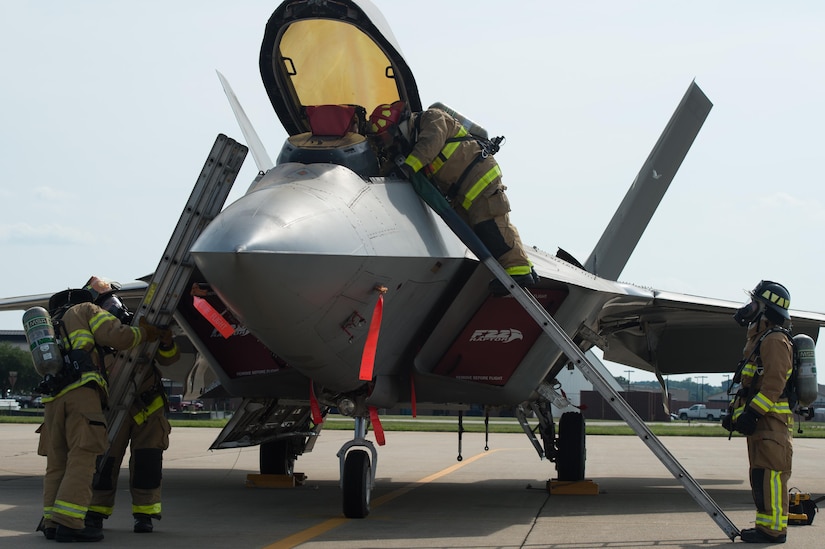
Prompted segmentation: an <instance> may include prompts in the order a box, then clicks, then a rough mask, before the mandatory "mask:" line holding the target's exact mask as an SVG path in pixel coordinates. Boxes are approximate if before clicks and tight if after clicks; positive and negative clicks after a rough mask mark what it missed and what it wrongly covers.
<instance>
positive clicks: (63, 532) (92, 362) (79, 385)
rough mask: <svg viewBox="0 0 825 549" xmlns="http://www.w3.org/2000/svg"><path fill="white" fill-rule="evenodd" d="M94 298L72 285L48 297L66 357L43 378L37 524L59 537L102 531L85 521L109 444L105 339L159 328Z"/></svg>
mask: <svg viewBox="0 0 825 549" xmlns="http://www.w3.org/2000/svg"><path fill="white" fill-rule="evenodd" d="M92 301H93V299H92V296H91V294H90V293H89V292H88V291H87V290H79V289H71V290H64V291H62V292H59V293H57V294H55V295H53V296H52V297H51V298H50V299H49V305H48V307H49V314H50V315H51V316H52V319H53V321H58V324H60V325H62V326H61V327H59V328H58V330H59V331H58V337H60V338H61V340H62V346H63V349H64V350H65V351H66V353H67V356H68V358H69V361H67V362H66V365H65V366H64V367H63V370H61V371H60V372H59V373H58V374H57V375H55V376H47V377H46V378H45V379H44V380H43V382H42V383H41V392H43V393H44V397H43V402H44V404H45V411H44V418H43V425H42V427H41V428H40V443H39V446H38V454H40V455H45V456H46V475H45V477H44V479H43V518H42V519H41V522H40V525H39V526H38V530H41V531H43V534H44V535H45V536H46V538H47V539H56V540H57V541H60V542H72V541H86V542H93V541H100V540H101V539H103V532H102V531H101V530H100V529H94V528H89V527H87V526H86V525H85V524H84V518H85V516H86V513H87V511H88V508H89V504H90V502H91V500H92V480H93V477H94V473H95V462H96V460H97V456H98V455H99V454H101V453H102V452H103V451H104V450H105V449H106V444H107V438H106V419H105V416H104V415H103V409H104V408H105V406H106V395H107V384H106V378H105V374H104V371H105V366H104V361H105V354H104V352H103V347H108V348H112V349H117V350H124V349H130V348H132V347H134V346H135V345H137V344H139V343H141V342H142V341H155V340H157V339H158V337H159V335H160V333H161V330H160V329H159V328H157V327H156V326H153V325H151V324H149V323H148V322H146V321H145V320H144V319H141V322H140V326H139V327H134V328H133V327H131V326H126V325H124V324H122V323H121V322H120V320H118V319H117V318H115V317H114V316H113V315H112V314H111V313H109V312H108V311H106V310H105V309H103V308H101V307H99V306H98V305H95V304H94V303H93V302H92Z"/></svg>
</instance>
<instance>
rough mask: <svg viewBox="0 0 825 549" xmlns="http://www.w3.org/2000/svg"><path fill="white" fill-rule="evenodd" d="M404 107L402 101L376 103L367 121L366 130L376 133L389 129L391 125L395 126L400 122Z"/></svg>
mask: <svg viewBox="0 0 825 549" xmlns="http://www.w3.org/2000/svg"><path fill="white" fill-rule="evenodd" d="M405 107H406V105H405V103H404V102H403V101H395V102H394V103H392V104H386V103H384V104H383V105H378V106H377V107H375V109H373V111H372V114H370V117H369V120H368V121H367V131H368V132H369V133H372V134H376V135H377V134H382V133H384V132H386V131H389V130H391V129H392V128H393V126H397V125H398V124H399V123H400V122H401V119H402V117H403V115H404V113H405V111H406V109H405Z"/></svg>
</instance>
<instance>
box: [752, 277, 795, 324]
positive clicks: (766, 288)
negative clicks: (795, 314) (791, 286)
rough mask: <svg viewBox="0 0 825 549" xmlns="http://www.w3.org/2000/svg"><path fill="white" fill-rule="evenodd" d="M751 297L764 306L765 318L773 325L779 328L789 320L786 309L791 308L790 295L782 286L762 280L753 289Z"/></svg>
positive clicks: (789, 316)
mask: <svg viewBox="0 0 825 549" xmlns="http://www.w3.org/2000/svg"><path fill="white" fill-rule="evenodd" d="M751 296H752V297H753V299H754V300H755V301H759V302H761V303H764V304H765V316H766V317H768V320H770V321H771V322H773V323H774V324H778V325H779V326H781V325H782V324H784V323H785V321H786V320H789V319H790V318H791V315H790V314H789V313H788V308H789V307H790V306H791V294H790V292H788V289H787V288H786V287H785V286H783V285H782V284H779V283H778V282H772V281H770V280H762V281H760V282H759V284H757V285H756V288H754V289H753V292H752V293H751Z"/></svg>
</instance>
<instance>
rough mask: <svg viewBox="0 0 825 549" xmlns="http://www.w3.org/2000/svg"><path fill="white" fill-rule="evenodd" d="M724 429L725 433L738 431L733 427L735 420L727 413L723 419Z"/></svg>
mask: <svg viewBox="0 0 825 549" xmlns="http://www.w3.org/2000/svg"><path fill="white" fill-rule="evenodd" d="M722 427H724V429H725V431H728V432H730V433H732V432H734V431H735V430H736V429H735V428H734V427H733V419H732V418H731V414H730V413H727V414H725V416H724V417H722Z"/></svg>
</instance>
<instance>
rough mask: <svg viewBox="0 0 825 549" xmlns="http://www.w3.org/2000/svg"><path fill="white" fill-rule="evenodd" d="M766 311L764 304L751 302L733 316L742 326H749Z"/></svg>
mask: <svg viewBox="0 0 825 549" xmlns="http://www.w3.org/2000/svg"><path fill="white" fill-rule="evenodd" d="M764 310H765V306H764V305H763V304H762V303H760V302H757V301H753V300H751V301H750V302H748V303H746V304H745V305H744V306H743V307H740V308H739V309H737V310H736V313H735V314H734V315H733V319H734V320H735V321H736V322H737V323H738V324H739V325H740V326H747V325H748V324H750V323H751V322H754V321H756V320H757V319H758V318H759V317H760V316H761V315H762V313H763V312H764Z"/></svg>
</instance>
